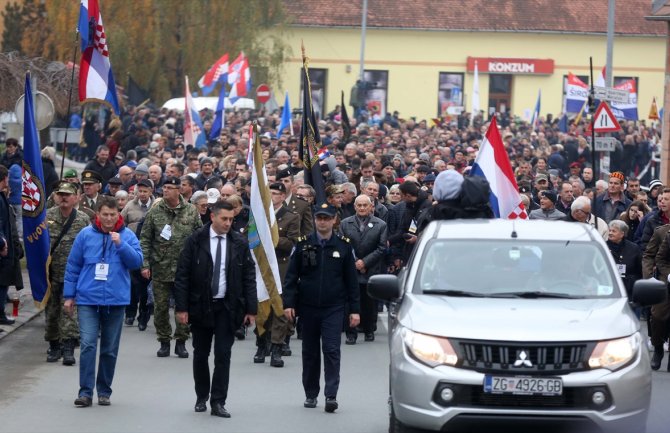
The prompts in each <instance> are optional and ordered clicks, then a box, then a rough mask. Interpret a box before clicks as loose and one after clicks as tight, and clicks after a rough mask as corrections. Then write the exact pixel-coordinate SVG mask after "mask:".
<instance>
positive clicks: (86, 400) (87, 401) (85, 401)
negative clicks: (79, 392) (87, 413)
mask: <svg viewBox="0 0 670 433" xmlns="http://www.w3.org/2000/svg"><path fill="white" fill-rule="evenodd" d="M92 404H93V399H92V398H91V397H77V399H76V400H75V401H74V405H75V406H77V407H89V406H90V405H92Z"/></svg>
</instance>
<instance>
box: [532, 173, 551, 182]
mask: <svg viewBox="0 0 670 433" xmlns="http://www.w3.org/2000/svg"><path fill="white" fill-rule="evenodd" d="M541 180H544V181H547V182H548V181H549V179H548V178H547V175H546V174H542V173H540V174H538V175H536V176H535V182H539V181H541Z"/></svg>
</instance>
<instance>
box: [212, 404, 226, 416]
mask: <svg viewBox="0 0 670 433" xmlns="http://www.w3.org/2000/svg"><path fill="white" fill-rule="evenodd" d="M210 413H211V414H212V416H220V417H221V418H230V413H229V412H228V411H227V410H226V408H225V407H224V405H223V404H221V403H219V402H216V403H212V411H211V412H210Z"/></svg>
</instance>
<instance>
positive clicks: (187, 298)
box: [174, 201, 258, 418]
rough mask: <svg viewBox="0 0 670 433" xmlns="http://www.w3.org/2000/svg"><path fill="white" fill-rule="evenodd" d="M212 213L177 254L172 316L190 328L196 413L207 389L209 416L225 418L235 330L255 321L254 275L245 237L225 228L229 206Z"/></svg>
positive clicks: (230, 213) (201, 407) (202, 408)
mask: <svg viewBox="0 0 670 433" xmlns="http://www.w3.org/2000/svg"><path fill="white" fill-rule="evenodd" d="M211 212H212V213H211V223H209V224H207V225H206V226H204V227H202V228H200V229H198V230H197V231H196V232H195V233H193V234H192V235H191V236H190V237H189V238H188V239H187V240H186V244H185V245H184V249H183V250H182V253H181V256H180V259H179V262H178V264H177V272H176V275H175V281H174V290H175V305H176V306H175V312H176V316H177V320H178V321H179V322H180V323H183V324H186V323H190V324H191V336H192V338H193V378H194V380H195V393H196V397H197V400H196V403H195V411H196V412H204V411H206V410H207V404H206V402H207V399H208V398H209V397H210V389H211V407H212V411H211V414H212V415H215V416H220V417H223V418H230V413H228V411H227V410H226V408H225V404H226V398H227V397H228V380H229V378H230V355H231V349H232V346H233V342H234V340H235V337H234V332H235V330H236V329H238V328H239V327H240V326H242V324H243V323H244V324H249V325H251V324H253V322H254V320H255V318H256V312H257V308H258V299H257V296H256V271H255V265H254V261H253V259H252V258H251V253H250V250H249V245H248V243H247V239H246V237H245V236H242V235H241V234H239V233H236V232H235V231H232V230H230V227H231V225H232V223H233V217H234V215H233V206H232V205H231V204H230V203H227V202H225V201H219V202H216V203H214V204H213V205H212V206H211ZM212 337H214V375H213V376H212V380H211V387H210V375H209V362H208V358H209V352H210V349H211V347H212Z"/></svg>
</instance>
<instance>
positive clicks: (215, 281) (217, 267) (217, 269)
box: [212, 236, 223, 297]
mask: <svg viewBox="0 0 670 433" xmlns="http://www.w3.org/2000/svg"><path fill="white" fill-rule="evenodd" d="M216 238H217V239H218V240H219V242H218V243H217V244H216V258H215V259H214V270H213V272H212V297H214V296H216V295H217V294H218V293H219V276H220V275H221V241H222V240H223V236H217V237H216Z"/></svg>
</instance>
